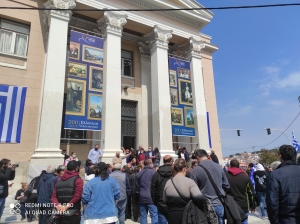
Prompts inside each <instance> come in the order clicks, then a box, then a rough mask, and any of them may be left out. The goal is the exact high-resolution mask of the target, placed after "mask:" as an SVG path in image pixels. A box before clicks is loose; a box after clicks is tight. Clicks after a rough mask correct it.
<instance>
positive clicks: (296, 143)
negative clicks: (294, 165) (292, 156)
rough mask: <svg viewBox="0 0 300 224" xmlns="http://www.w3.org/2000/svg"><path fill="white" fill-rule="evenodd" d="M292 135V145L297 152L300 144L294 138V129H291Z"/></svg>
mask: <svg viewBox="0 0 300 224" xmlns="http://www.w3.org/2000/svg"><path fill="white" fill-rule="evenodd" d="M292 135H293V146H294V148H295V150H296V153H297V154H298V152H299V149H300V145H299V143H298V141H297V139H296V138H295V135H294V131H292Z"/></svg>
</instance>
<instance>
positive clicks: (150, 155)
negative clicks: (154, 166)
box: [147, 146, 155, 163]
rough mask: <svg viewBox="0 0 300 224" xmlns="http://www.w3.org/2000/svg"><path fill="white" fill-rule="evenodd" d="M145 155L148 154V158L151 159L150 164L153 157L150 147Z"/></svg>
mask: <svg viewBox="0 0 300 224" xmlns="http://www.w3.org/2000/svg"><path fill="white" fill-rule="evenodd" d="M147 153H148V158H149V159H151V160H152V163H153V160H154V158H155V156H154V152H153V150H152V147H151V146H149V147H148V152H147Z"/></svg>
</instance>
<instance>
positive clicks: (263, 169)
mask: <svg viewBox="0 0 300 224" xmlns="http://www.w3.org/2000/svg"><path fill="white" fill-rule="evenodd" d="M256 170H257V171H265V168H264V166H263V165H261V164H260V163H259V164H257V165H256Z"/></svg>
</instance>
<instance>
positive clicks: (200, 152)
mask: <svg viewBox="0 0 300 224" xmlns="http://www.w3.org/2000/svg"><path fill="white" fill-rule="evenodd" d="M194 154H195V156H196V159H197V161H198V162H199V163H201V162H202V161H204V160H206V159H208V154H207V152H206V151H205V150H204V149H197V150H195V152H194Z"/></svg>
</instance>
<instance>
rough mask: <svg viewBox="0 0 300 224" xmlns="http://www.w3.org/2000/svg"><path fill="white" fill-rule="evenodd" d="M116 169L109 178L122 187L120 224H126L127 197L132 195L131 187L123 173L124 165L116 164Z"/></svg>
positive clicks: (119, 207)
mask: <svg viewBox="0 0 300 224" xmlns="http://www.w3.org/2000/svg"><path fill="white" fill-rule="evenodd" d="M114 168H115V170H114V171H113V172H112V173H111V174H109V176H110V177H112V178H114V179H115V180H116V181H117V183H118V184H119V186H120V199H119V201H118V203H117V208H118V216H119V222H120V224H125V209H126V203H127V196H130V194H131V186H130V182H129V179H128V177H127V176H126V174H125V173H122V172H121V168H122V165H121V164H120V163H116V164H115V165H114Z"/></svg>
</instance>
